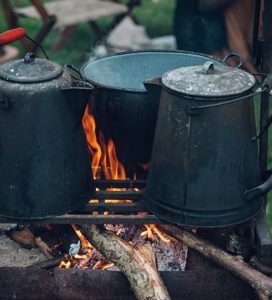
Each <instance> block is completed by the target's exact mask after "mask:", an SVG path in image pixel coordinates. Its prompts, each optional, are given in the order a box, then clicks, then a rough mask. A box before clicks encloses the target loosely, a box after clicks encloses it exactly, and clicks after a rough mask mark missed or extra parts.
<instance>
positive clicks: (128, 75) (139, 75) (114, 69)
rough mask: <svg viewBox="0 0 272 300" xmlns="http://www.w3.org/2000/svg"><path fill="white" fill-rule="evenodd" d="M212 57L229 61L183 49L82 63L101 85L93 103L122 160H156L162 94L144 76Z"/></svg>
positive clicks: (85, 74)
mask: <svg viewBox="0 0 272 300" xmlns="http://www.w3.org/2000/svg"><path fill="white" fill-rule="evenodd" d="M207 60H212V61H213V62H214V63H215V64H222V63H223V62H221V61H219V60H217V59H215V58H212V57H210V56H206V55H202V54H197V53H190V52H183V51H138V52H128V53H121V54H117V55H113V56H108V57H105V58H101V59H98V60H95V61H91V62H88V63H86V64H85V65H84V66H83V67H82V69H81V74H82V76H83V77H84V78H85V79H86V80H88V81H90V82H91V83H92V84H93V85H94V86H95V87H96V91H95V93H93V94H92V98H91V99H92V100H91V101H90V102H89V108H90V111H91V113H93V115H94V118H95V121H96V125H97V131H99V130H102V132H103V133H104V135H105V136H106V139H107V138H112V139H113V141H114V143H115V145H116V148H117V155H118V158H119V160H121V161H122V162H123V163H148V162H149V161H150V156H151V150H152V145H153V138H154V132H155V125H156V120H157V113H158V106H159V97H160V96H159V93H157V94H156V93H154V94H152V95H151V94H148V93H147V91H146V89H145V86H144V85H143V82H144V81H145V80H146V79H148V78H153V77H158V76H162V74H163V73H165V72H166V71H168V70H172V69H176V68H178V67H184V66H193V65H199V64H202V63H204V62H205V61H207Z"/></svg>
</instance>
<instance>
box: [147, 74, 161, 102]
mask: <svg viewBox="0 0 272 300" xmlns="http://www.w3.org/2000/svg"><path fill="white" fill-rule="evenodd" d="M144 86H145V88H146V90H147V93H148V94H150V95H151V96H155V97H159V96H160V94H161V88H162V84H161V78H160V77H156V78H152V79H147V80H145V81H144Z"/></svg>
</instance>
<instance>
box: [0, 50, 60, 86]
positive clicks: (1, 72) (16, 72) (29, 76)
mask: <svg viewBox="0 0 272 300" xmlns="http://www.w3.org/2000/svg"><path fill="white" fill-rule="evenodd" d="M62 72H63V68H62V66H60V65H59V64H57V63H55V62H52V61H50V60H47V59H38V58H35V55H34V54H33V53H27V54H26V55H25V57H24V59H20V60H11V61H9V62H7V63H5V64H3V65H0V78H1V79H3V80H6V81H11V82H18V83H38V82H43V81H48V80H52V79H54V78H57V77H59V76H60V75H61V74H62Z"/></svg>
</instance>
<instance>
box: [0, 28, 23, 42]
mask: <svg viewBox="0 0 272 300" xmlns="http://www.w3.org/2000/svg"><path fill="white" fill-rule="evenodd" d="M25 35H26V31H25V29H24V28H22V27H18V28H15V29H11V30H8V31H6V32H3V33H1V34H0V45H2V46H4V45H7V44H10V43H12V42H15V41H17V40H19V39H21V38H22V37H24V36H25Z"/></svg>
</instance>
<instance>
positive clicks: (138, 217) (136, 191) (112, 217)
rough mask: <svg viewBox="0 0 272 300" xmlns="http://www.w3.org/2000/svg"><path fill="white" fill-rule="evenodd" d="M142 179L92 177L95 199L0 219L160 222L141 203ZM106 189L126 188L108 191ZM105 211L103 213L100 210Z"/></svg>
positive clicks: (10, 220) (94, 222)
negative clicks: (43, 215) (72, 207)
mask: <svg viewBox="0 0 272 300" xmlns="http://www.w3.org/2000/svg"><path fill="white" fill-rule="evenodd" d="M145 184H146V182H145V180H96V181H95V187H96V189H99V190H98V191H96V192H95V195H94V197H93V199H94V200H97V203H91V202H90V203H88V204H87V205H86V206H85V207H83V208H81V209H80V210H78V211H75V212H71V213H68V214H65V215H62V216H56V217H54V218H47V219H39V220H37V219H35V220H31V219H28V220H21V219H11V218H3V217H0V223H18V224H20V223H39V224H42V223H48V224H161V223H163V221H161V220H160V219H158V218H157V217H155V216H154V215H152V214H150V213H149V212H148V211H147V209H146V208H145V206H144V203H143V194H144V189H145ZM108 189H126V190H125V191H123V190H121V191H120V190H116V191H108ZM109 199H110V200H131V203H107V202H106V200H109ZM106 211H107V212H109V214H108V215H104V212H106Z"/></svg>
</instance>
